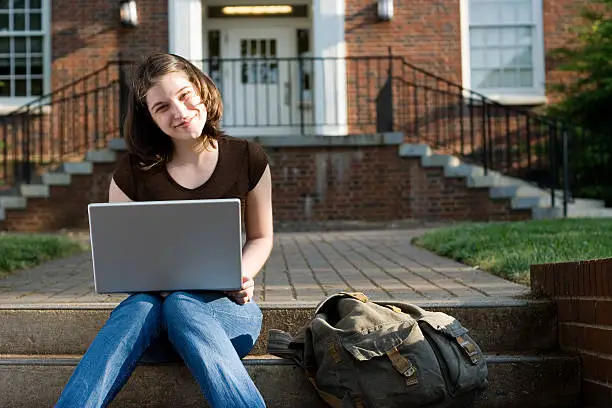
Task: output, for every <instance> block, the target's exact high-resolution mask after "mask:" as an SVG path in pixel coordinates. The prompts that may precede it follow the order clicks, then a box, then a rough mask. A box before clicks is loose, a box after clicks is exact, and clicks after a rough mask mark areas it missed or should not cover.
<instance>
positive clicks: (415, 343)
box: [317, 316, 447, 408]
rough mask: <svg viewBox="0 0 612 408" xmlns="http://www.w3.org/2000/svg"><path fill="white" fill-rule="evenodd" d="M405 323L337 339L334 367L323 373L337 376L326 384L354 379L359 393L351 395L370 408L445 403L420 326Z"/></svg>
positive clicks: (409, 321)
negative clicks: (357, 396)
mask: <svg viewBox="0 0 612 408" xmlns="http://www.w3.org/2000/svg"><path fill="white" fill-rule="evenodd" d="M406 319H407V320H406ZM404 320H405V321H403V322H400V323H397V322H392V323H389V324H381V325H378V326H375V327H372V328H371V329H370V330H369V331H363V332H358V333H354V334H352V335H349V336H345V337H342V338H338V341H339V342H340V344H339V345H338V346H339V347H338V349H337V350H336V352H335V353H334V354H335V356H336V357H335V364H334V365H332V364H329V365H327V367H328V373H324V374H325V376H327V375H333V378H332V379H331V381H330V380H329V379H328V381H329V382H330V383H333V382H334V381H336V382H338V379H341V378H346V377H352V378H354V379H355V383H356V384H357V385H356V386H358V387H359V388H358V390H356V391H353V394H359V395H360V397H361V399H362V400H363V401H364V402H365V405H366V406H371V407H377V406H385V407H393V406H401V407H405V408H416V407H427V406H433V405H434V404H437V403H439V402H440V401H443V400H444V399H445V398H446V395H447V394H446V388H445V383H444V379H443V376H442V372H441V370H440V366H439V364H438V362H437V360H436V358H435V356H434V353H433V351H432V349H431V347H430V345H429V343H428V342H427V341H425V338H424V337H423V334H422V333H421V330H420V328H419V326H418V324H417V323H416V321H415V320H413V319H410V317H409V316H404ZM336 367H337V368H336ZM330 370H335V372H332V373H329V371H330ZM321 374H322V373H321V372H319V373H318V376H317V381H318V382H319V381H320V380H321V379H322V378H321V377H322V375H321Z"/></svg>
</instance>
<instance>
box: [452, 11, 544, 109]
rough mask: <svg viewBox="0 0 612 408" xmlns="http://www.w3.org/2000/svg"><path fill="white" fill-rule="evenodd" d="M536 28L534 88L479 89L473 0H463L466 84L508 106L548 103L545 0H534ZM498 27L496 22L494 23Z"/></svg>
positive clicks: (462, 56) (463, 58) (463, 78)
mask: <svg viewBox="0 0 612 408" xmlns="http://www.w3.org/2000/svg"><path fill="white" fill-rule="evenodd" d="M531 5H532V9H533V16H534V22H535V28H534V32H533V44H532V46H533V55H532V58H533V72H534V74H533V76H534V78H533V85H534V86H533V87H532V88H530V89H527V88H522V89H519V88H495V89H477V88H474V87H472V69H471V47H470V18H469V17H470V15H469V12H470V10H469V0H460V2H459V11H460V19H461V22H460V24H461V66H462V81H463V87H464V88H465V89H469V90H471V91H474V92H478V93H480V94H482V95H484V96H486V97H487V98H490V99H493V100H495V101H498V102H500V103H503V104H506V105H536V104H543V103H546V102H547V98H546V87H545V69H546V68H545V54H544V19H543V12H542V7H543V6H542V0H531ZM491 26H495V24H494V23H493V24H491Z"/></svg>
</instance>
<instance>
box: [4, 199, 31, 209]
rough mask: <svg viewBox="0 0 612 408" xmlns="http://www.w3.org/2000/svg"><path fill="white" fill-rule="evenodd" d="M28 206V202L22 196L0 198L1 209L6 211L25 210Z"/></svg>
mask: <svg viewBox="0 0 612 408" xmlns="http://www.w3.org/2000/svg"><path fill="white" fill-rule="evenodd" d="M27 205H28V200H27V199H26V198H25V197H20V196H4V197H2V196H0V207H2V208H6V209H20V210H21V209H24V208H26V206H27Z"/></svg>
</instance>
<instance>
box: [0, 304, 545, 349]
mask: <svg viewBox="0 0 612 408" xmlns="http://www.w3.org/2000/svg"><path fill="white" fill-rule="evenodd" d="M434 302H435V301H432V302H430V304H423V303H420V304H419V305H420V306H422V307H425V308H427V309H429V310H435V311H441V312H444V313H448V314H450V315H451V316H454V317H456V318H457V319H458V320H459V321H460V322H461V323H462V324H463V325H464V326H465V327H466V328H468V329H469V330H470V334H471V335H472V336H473V337H474V339H475V340H476V341H477V342H478V343H479V345H480V346H481V348H482V349H483V350H485V351H487V352H494V351H495V352H507V351H509V350H513V351H533V350H539V351H544V350H549V349H551V348H554V347H555V346H556V344H557V323H556V322H557V321H556V317H555V313H556V309H555V308H554V305H553V304H552V303H551V302H548V301H546V300H542V301H537V302H534V301H525V300H517V301H516V302H515V303H512V302H509V301H508V302H499V303H494V302H491V303H489V304H488V305H484V304H483V303H481V304H477V305H476V306H467V305H453V304H450V303H444V302H435V303H436V304H437V306H433V303H434ZM6 306H8V305H5V306H4V307H3V308H1V309H0V354H82V353H84V352H85V350H86V348H87V347H88V345H89V344H90V343H91V341H92V340H93V339H94V338H95V336H96V334H97V332H98V331H99V330H100V328H101V327H102V326H103V325H104V323H105V322H106V320H107V319H108V316H109V314H110V312H111V310H112V307H114V306H116V305H107V306H111V307H107V308H104V309H102V308H99V309H78V308H72V309H42V308H33V309H23V308H21V309H17V308H14V309H7V308H6ZM260 306H261V309H262V312H263V317H264V318H263V325H262V330H261V335H260V337H259V339H258V340H257V342H256V344H255V347H254V348H253V350H252V352H251V355H262V354H266V350H265V348H266V346H265V343H266V341H267V333H268V331H269V330H270V329H271V328H274V329H279V330H283V331H287V332H289V333H296V332H297V331H298V330H299V329H300V327H302V326H303V325H304V324H306V323H307V322H308V321H309V320H310V319H311V318H312V313H313V312H314V308H315V306H316V305H315V304H301V305H295V307H292V308H290V307H288V306H287V305H285V304H282V305H279V304H275V305H268V304H265V303H263V304H260ZM509 332H510V333H512V335H508V333H509Z"/></svg>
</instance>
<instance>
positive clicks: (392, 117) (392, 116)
mask: <svg viewBox="0 0 612 408" xmlns="http://www.w3.org/2000/svg"><path fill="white" fill-rule="evenodd" d="M388 50H389V53H388V58H389V107H390V108H391V109H390V112H389V123H390V126H391V127H390V129H391V131H392V132H395V130H396V129H395V104H394V103H393V52H392V51H391V47H389V48H388Z"/></svg>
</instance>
